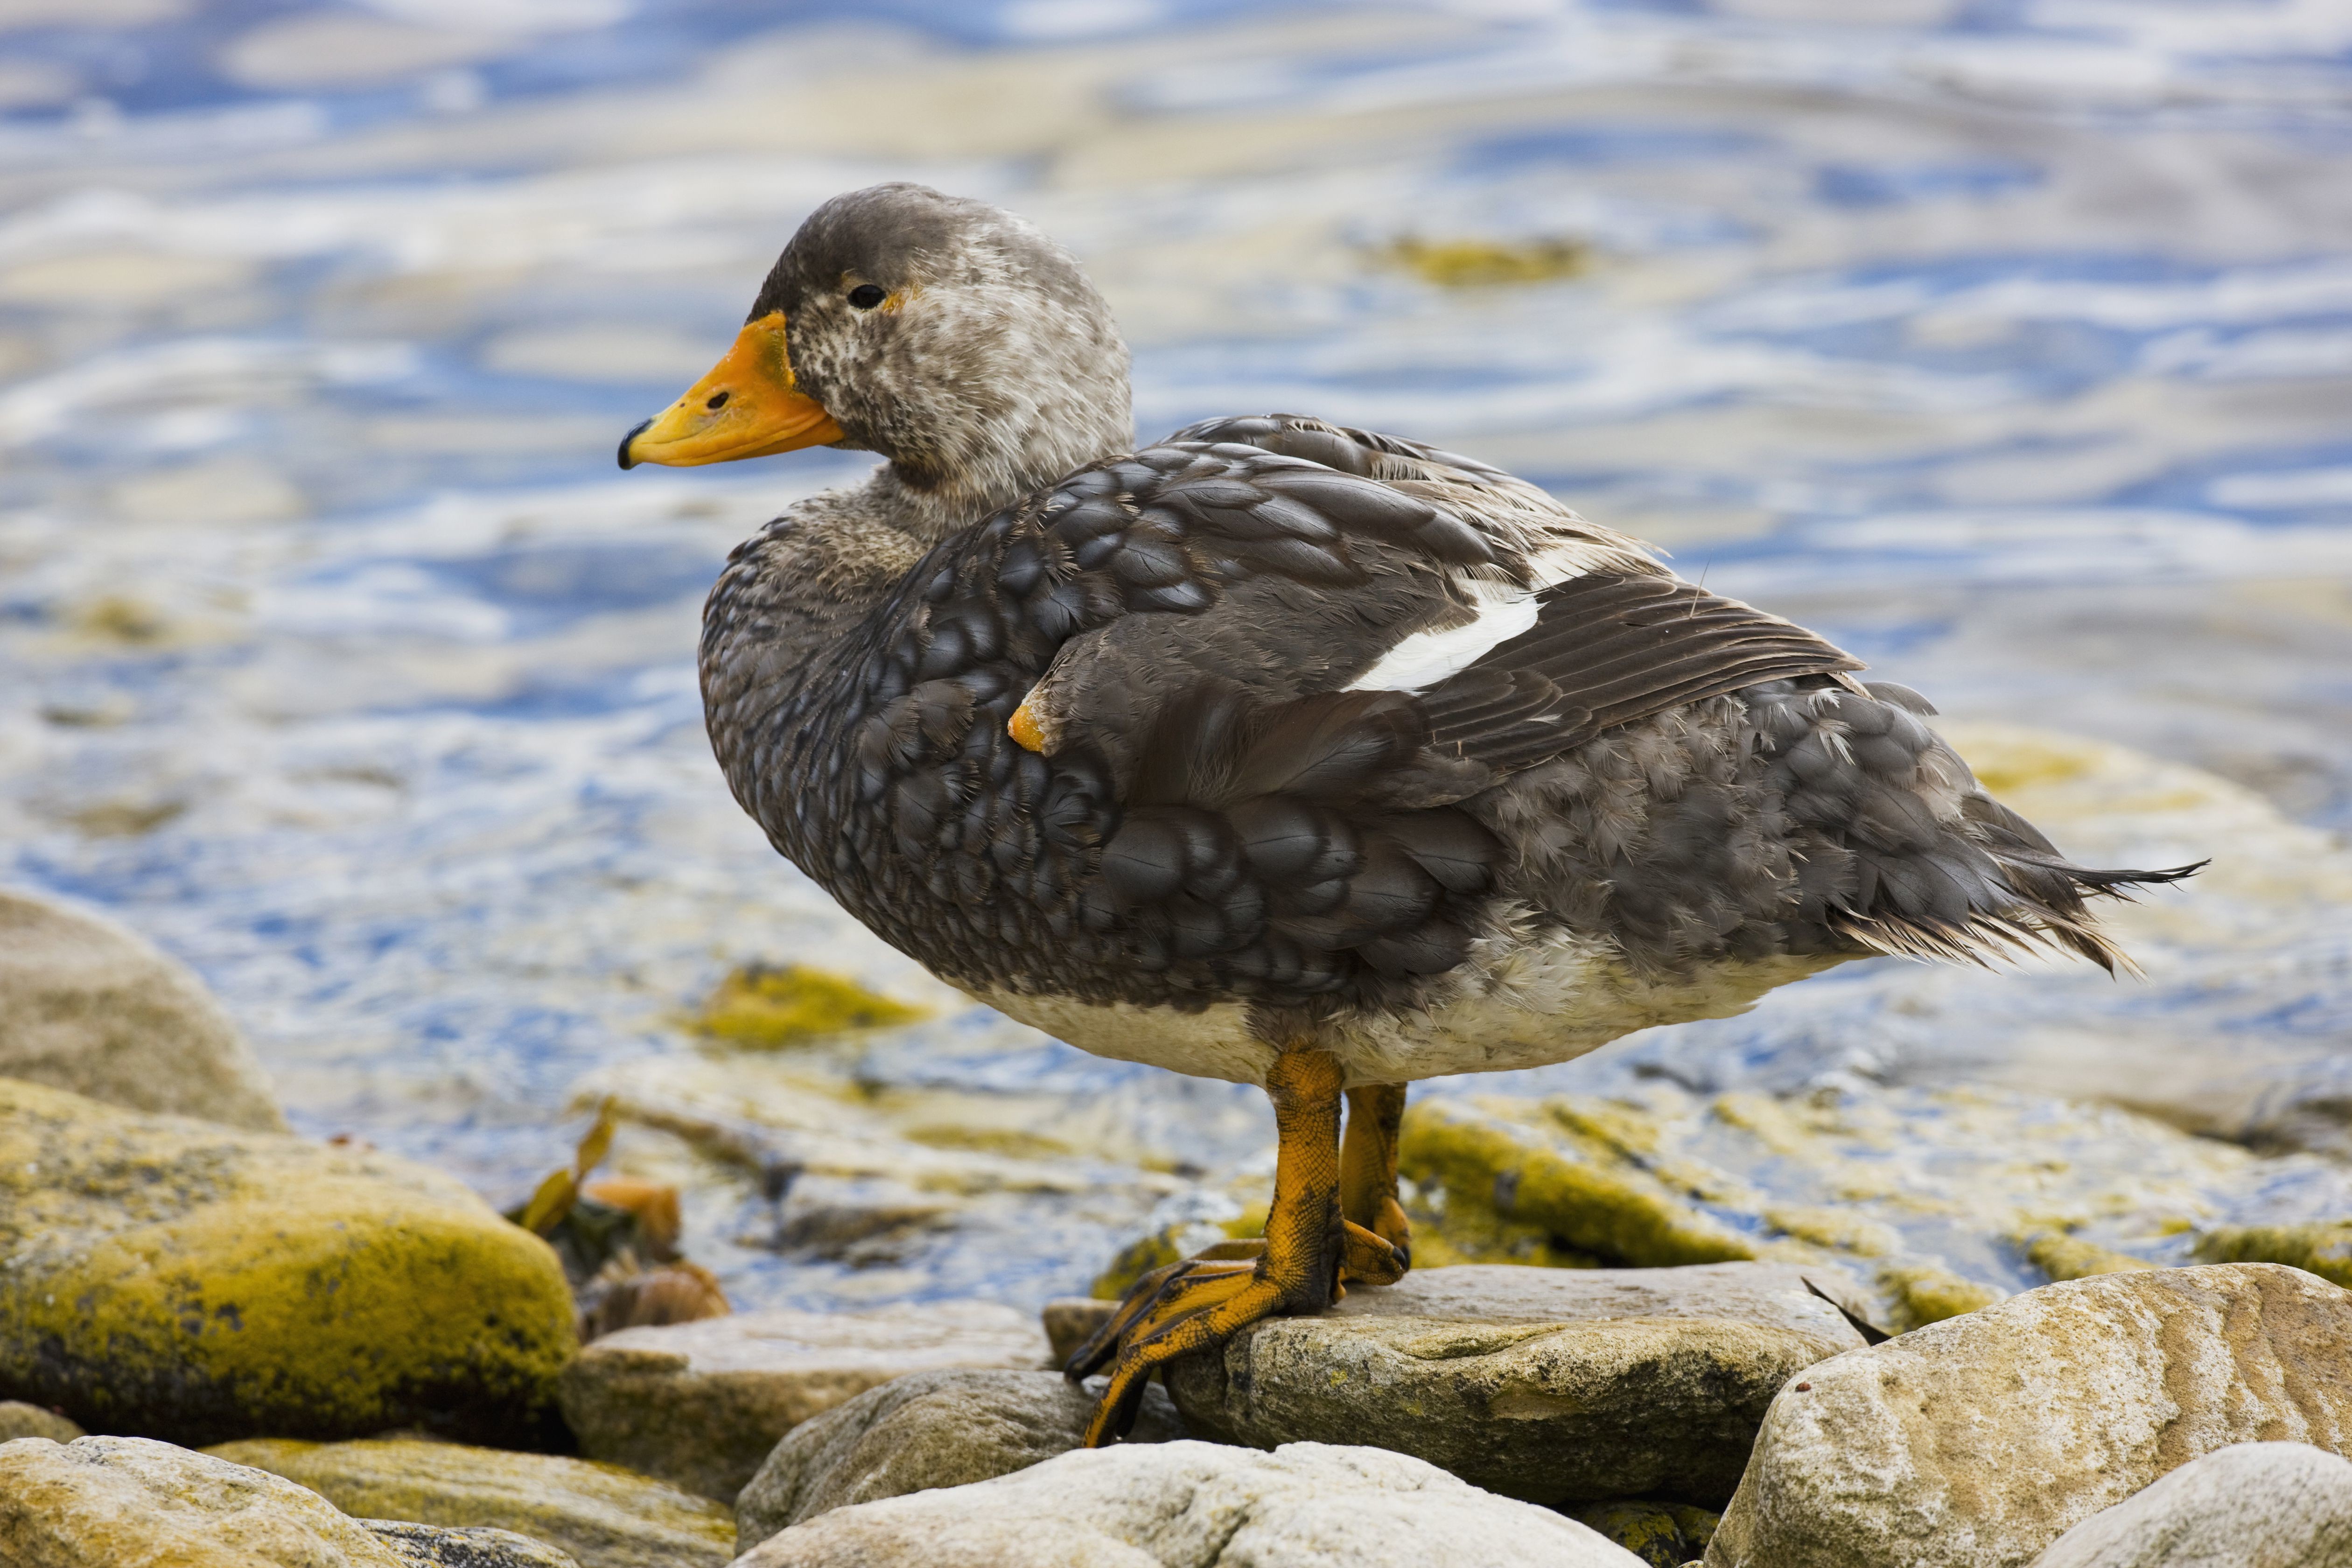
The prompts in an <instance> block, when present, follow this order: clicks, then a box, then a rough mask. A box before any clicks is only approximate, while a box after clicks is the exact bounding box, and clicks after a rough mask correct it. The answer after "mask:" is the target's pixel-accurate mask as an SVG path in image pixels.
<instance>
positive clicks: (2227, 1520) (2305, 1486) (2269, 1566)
mask: <svg viewBox="0 0 2352 1568" xmlns="http://www.w3.org/2000/svg"><path fill="white" fill-rule="evenodd" d="M2342 1563H2352V1463H2347V1462H2346V1461H2345V1460H2343V1459H2341V1458H2337V1457H2336V1455H2334V1454H2328V1453H2323V1452H2321V1451H2320V1450H2319V1449H2317V1448H2314V1447H2309V1446H2308V1445H2306V1444H2303V1443H2241V1444H2238V1445H2236V1446H2235V1447H2228V1448H2221V1449H2217V1450H2215V1451H2214V1452H2212V1453H2210V1454H2208V1455H2206V1456H2205V1457H2204V1458H2201V1459H2192V1460H2190V1461H2189V1463H2188V1464H2185V1465H2183V1466H2181V1467H2180V1468H2179V1469H2177V1470H2175V1471H2173V1472H2172V1473H2171V1474H2169V1475H2168V1476H2166V1477H2165V1478H2164V1479H2161V1480H2159V1481H2157V1482H2156V1483H2155V1484H2153V1485H2152V1486H2150V1487H2148V1488H2147V1489H2146V1490H2145V1491H2142V1492H2140V1493H2138V1494H2137V1495H2136V1496H2134V1497H2132V1498H2130V1499H2129V1500H2126V1501H2124V1502H2119V1503H2117V1504H2116V1506H2115V1507H2113V1508H2111V1509H2108V1510H2105V1512H2104V1513H2095V1514H2093V1515H2092V1516H2091V1517H2090V1518H2088V1519H2086V1520H2084V1521H2083V1522H2082V1523H2080V1524H2078V1525H2076V1526H2075V1527H2074V1529H2072V1530H2070V1531H2067V1532H2066V1533H2065V1534H2063V1535H2062V1536H2060V1537H2059V1538H2058V1539H2057V1541H2056V1542H2054V1543H2053V1544H2052V1546H2051V1548H2050V1550H2049V1551H2047V1552H2043V1553H2042V1555H2041V1556H2039V1557H2037V1558H2035V1559H2034V1562H2033V1568H2337V1565H2339V1564H2342Z"/></svg>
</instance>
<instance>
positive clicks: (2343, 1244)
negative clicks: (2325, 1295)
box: [2197, 1225, 2352, 1286]
mask: <svg viewBox="0 0 2352 1568" xmlns="http://www.w3.org/2000/svg"><path fill="white" fill-rule="evenodd" d="M2197 1256H2198V1258H2200V1259H2201V1260H2202V1261H2204V1262H2207V1263H2284V1264H2286V1265H2288V1266H2289V1267H2291V1268H2301V1269H2305V1270H2307V1271H2308V1272H2310V1273H2313V1274H2316V1275H2318V1276H2319V1277H2320V1278H2321V1279H2326V1280H2329V1281H2331V1282H2333V1283H2335V1284H2337V1285H2347V1286H2352V1225H2241V1226H2217V1227H2215V1228H2214V1229H2212V1230H2210V1231H2208V1232H2206V1233H2205V1234H2204V1235H2203V1236H2201V1237H2198V1238H2197Z"/></svg>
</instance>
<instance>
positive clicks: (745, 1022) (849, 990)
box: [694, 963, 927, 1050]
mask: <svg viewBox="0 0 2352 1568" xmlns="http://www.w3.org/2000/svg"><path fill="white" fill-rule="evenodd" d="M925 1016H927V1015H926V1014H925V1013H924V1011H923V1010H922V1009H921V1008H919V1007H909V1006H908V1005H906V1004H905V1003H903V1002H894V1001H892V1000H891V999H890V998H889V997H887V996H881V995H877V994H875V993H873V992H871V991H868V990H866V987H864V986H863V985H860V984H857V982H856V981H854V980H848V979H845V978H843V977H842V976H841V975H838V974H827V973H824V971H823V970H821V969H803V967H801V966H800V965H799V964H797V963H786V964H780V965H777V966H774V967H770V966H768V965H766V964H757V963H754V964H747V965H746V966H744V967H743V968H741V969H739V970H736V971H735V972H734V973H731V974H730V975H729V976H728V977H727V978H726V979H724V980H722V981H720V982H719V988H718V989H717V990H715V991H713V992H712V993H711V994H710V997H709V1000H708V1001H706V1002H705V1003H703V1005H702V1010H701V1012H700V1013H698V1014H697V1015H696V1016H695V1020H694V1026H695V1028H696V1030H697V1031H698V1032H699V1033H701V1034H704V1035H707V1036H709V1037H710V1038H712V1039H714V1040H725V1041H726V1042H728V1043H729V1044H730V1045H736V1046H749V1047H753V1048H755V1049H759V1050H776V1049H779V1048H781V1047H785V1046H796V1045H800V1044H802V1043H803V1042H804V1041H808V1040H814V1039H821V1038H823V1037H825V1036H827V1035H840V1034H846V1033H848V1032H849V1031H850V1030H853V1029H880V1028H887V1027H890V1026H894V1025H898V1024H912V1023H917V1022H919V1021H920V1020H921V1019H922V1018H924V1017H925Z"/></svg>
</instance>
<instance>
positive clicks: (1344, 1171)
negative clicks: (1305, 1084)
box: [1339, 1083, 1412, 1285]
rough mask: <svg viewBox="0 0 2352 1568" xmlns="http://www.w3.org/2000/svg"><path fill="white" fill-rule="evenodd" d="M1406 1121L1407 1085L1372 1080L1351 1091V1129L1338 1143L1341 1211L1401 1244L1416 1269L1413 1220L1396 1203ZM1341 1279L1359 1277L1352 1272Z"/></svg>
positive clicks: (1404, 1259) (1384, 1281)
mask: <svg viewBox="0 0 2352 1568" xmlns="http://www.w3.org/2000/svg"><path fill="white" fill-rule="evenodd" d="M1403 1121H1404V1085H1402V1084H1401V1083H1368V1084H1361V1085H1359V1086H1358V1087H1356V1088H1354V1089H1349V1091H1348V1132H1347V1136H1346V1137H1345V1138H1344V1139H1343V1140H1342V1141H1341V1142H1340V1144H1339V1212H1340V1213H1341V1214H1343V1215H1347V1217H1348V1222H1349V1224H1350V1225H1355V1226H1362V1227H1363V1228H1364V1229H1366V1230H1369V1231H1370V1232H1371V1233H1372V1234H1373V1235H1375V1236H1377V1237H1380V1238H1381V1240H1383V1241H1385V1242H1387V1243H1389V1245H1390V1246H1391V1247H1394V1248H1396V1253H1397V1257H1398V1258H1400V1259H1402V1262H1403V1264H1404V1266H1405V1267H1407V1268H1411V1267H1412V1221H1411V1220H1409V1219H1407V1218H1405V1216H1404V1205H1402V1203H1400V1202H1398V1201H1397V1130H1398V1128H1399V1127H1400V1126H1402V1123H1403ZM1341 1278H1343V1279H1357V1278H1359V1277H1358V1276H1357V1275H1356V1274H1355V1273H1353V1272H1352V1271H1350V1272H1347V1273H1345V1274H1343V1275H1342V1276H1341ZM1364 1282H1365V1283H1366V1284H1370V1285H1386V1284H1390V1283H1391V1282H1392V1281H1391V1280H1388V1279H1365V1281H1364Z"/></svg>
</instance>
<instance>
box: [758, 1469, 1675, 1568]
mask: <svg viewBox="0 0 2352 1568" xmlns="http://www.w3.org/2000/svg"><path fill="white" fill-rule="evenodd" d="M1641 1561H1642V1560H1641V1559H1640V1558H1638V1557H1635V1556H1633V1554H1632V1553H1630V1552H1626V1551H1625V1550H1624V1549H1623V1548H1622V1547H1620V1546H1616V1545H1613V1544H1612V1543H1611V1542H1607V1541H1604V1540H1602V1539H1601V1537H1600V1536H1599V1535H1597V1534H1595V1533H1594V1532H1593V1531H1590V1530H1588V1529H1586V1528H1585V1527H1584V1526H1583V1525H1580V1524H1578V1523H1577V1522H1576V1521H1573V1520H1569V1519H1563V1518H1562V1517H1560V1516H1559V1514H1556V1513H1553V1512H1551V1511H1549V1510H1546V1509H1540V1508H1537V1507H1534V1506H1532V1505H1531V1504H1528V1503H1523V1502H1515V1501H1513V1500H1510V1499H1508V1498H1499V1497H1496V1496H1495V1495H1493V1494H1492V1493H1490V1492H1483V1491H1480V1490H1479V1489H1477V1488H1475V1487H1473V1486H1470V1485H1468V1484H1466V1483H1465V1482H1464V1481H1461V1480H1459V1479H1455V1478H1454V1477H1453V1476H1449V1475H1447V1474H1446V1473H1445V1472H1444V1471H1443V1470H1440V1469H1437V1468H1433V1467H1432V1466H1430V1465H1426V1464H1423V1462H1422V1461H1420V1460H1418V1459H1414V1458H1409V1457H1407V1456H1405V1455H1402V1454H1391V1453H1388V1452H1385V1451H1383V1450H1381V1449H1378V1448H1349V1447H1328V1446H1326V1445H1323V1444H1320V1443H1294V1444H1291V1445H1289V1446H1287V1447H1283V1448H1279V1449H1277V1450H1276V1451H1275V1452H1273V1453H1271V1454H1263V1453H1257V1452H1255V1451H1254V1450H1251V1449H1247V1448H1228V1447H1219V1446H1217V1445H1214V1444H1210V1443H1195V1442H1179V1443H1158V1444H1149V1445H1145V1446H1143V1447H1124V1446H1122V1447H1113V1448H1097V1449H1080V1450H1078V1451H1076V1452H1075V1453H1069V1454H1064V1455H1061V1456H1060V1457H1059V1458H1052V1459H1048V1460H1046V1461H1045V1463H1043V1464H1041V1465H1035V1466H1033V1467H1031V1468H1028V1469H1025V1470H1023V1471H1021V1472H1019V1473H1018V1474H1016V1475H1010V1476H1001V1477H999V1478H998V1479H995V1480H992V1481H981V1482H978V1483H976V1484H974V1485H971V1486H965V1487H954V1488H950V1489H943V1490H937V1491H926V1492H917V1493H914V1494H912V1495H911V1496H907V1497H897V1498H891V1499H888V1500H885V1501H882V1502H869V1503H862V1504H859V1505H858V1506H856V1507H855V1508H842V1509H835V1510H833V1511H832V1512H830V1513H826V1514H821V1515H819V1516H818V1517H817V1518H815V1519H813V1520H811V1521H809V1522H807V1523H806V1524H802V1525H795V1526H794V1527H793V1528H792V1529H790V1530H787V1531H783V1532H782V1534H780V1535H776V1536H772V1537H771V1538H770V1539H769V1540H767V1541H766V1542H763V1543H761V1545H759V1546H757V1547H754V1548H753V1549H752V1550H751V1552H748V1553H746V1554H745V1555H744V1556H743V1557H742V1558H740V1560H739V1568H870V1565H871V1564H876V1563H922V1564H924V1565H925V1568H1244V1565H1250V1568H1255V1565H1258V1564H1273V1563H1351V1564H1361V1565H1362V1568H1389V1565H1391V1564H1393V1565H1396V1568H1403V1565H1405V1564H1411V1565H1412V1568H1638V1565H1639V1564H1640V1563H1641Z"/></svg>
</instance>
